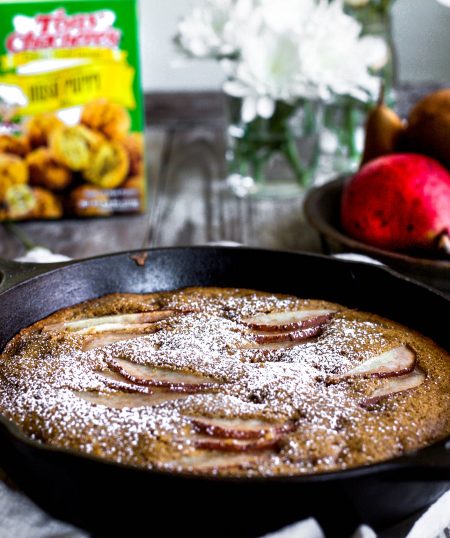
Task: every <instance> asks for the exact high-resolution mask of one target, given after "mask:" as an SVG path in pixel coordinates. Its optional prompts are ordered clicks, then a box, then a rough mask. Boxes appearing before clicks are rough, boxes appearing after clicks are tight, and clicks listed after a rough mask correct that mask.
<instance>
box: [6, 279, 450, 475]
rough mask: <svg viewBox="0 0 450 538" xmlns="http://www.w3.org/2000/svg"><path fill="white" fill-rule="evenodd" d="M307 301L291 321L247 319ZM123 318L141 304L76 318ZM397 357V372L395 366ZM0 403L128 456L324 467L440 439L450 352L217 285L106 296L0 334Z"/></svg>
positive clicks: (16, 415) (359, 319) (48, 431)
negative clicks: (10, 334)
mask: <svg viewBox="0 0 450 538" xmlns="http://www.w3.org/2000/svg"><path fill="white" fill-rule="evenodd" d="M305 310H306V311H308V312H309V311H311V314H310V315H309V318H308V316H306V318H305V319H306V322H305V321H302V322H301V323H297V325H299V324H300V325H301V326H300V327H299V326H296V324H295V323H294V324H292V320H290V321H289V323H287V324H284V325H283V324H279V325H278V326H277V325H276V324H275V325H274V323H273V322H272V325H270V324H269V325H268V322H267V320H266V321H264V318H263V321H264V323H263V324H262V325H261V320H260V319H259V317H257V318H255V319H253V318H254V316H255V315H257V314H260V313H272V314H271V315H272V316H273V313H274V312H287V311H293V312H295V313H296V314H295V316H298V312H302V311H305ZM317 310H330V311H332V312H328V313H325V314H324V313H323V312H322V313H321V312H317ZM125 313H146V314H144V315H142V316H141V317H136V316H134V317H133V316H131V317H125V318H118V317H115V318H112V319H107V320H102V319H100V320H99V319H96V320H94V322H93V323H92V322H85V321H84V322H81V323H79V324H72V325H71V322H72V321H74V320H81V319H83V320H85V319H86V318H99V317H102V316H110V315H117V314H125ZM295 316H294V317H295ZM158 318H160V319H158ZM300 318H301V316H300ZM267 319H269V320H270V319H272V318H271V316H269V317H268V318H267ZM274 319H278V318H277V316H275V318H274ZM255 320H256V321H258V323H256V322H255ZM63 322H65V323H63ZM258 324H259V325H258ZM396 350H397V351H398V350H400V351H399V352H398V356H397V355H396ZM385 353H386V354H385ZM383 354H385V355H383ZM380 355H382V357H381V358H380V359H377V361H376V362H375V363H373V362H372V363H367V361H369V360H371V359H374V358H375V357H378V356H380ZM398 360H400V361H403V363H405V364H406V363H408V361H410V364H409V363H408V364H406V367H407V370H404V371H403V370H402V369H401V368H400V370H402V371H399V370H398V368H397V371H395V368H393V365H394V366H395V364H396V361H397V362H398ZM411 361H412V362H411ZM364 363H366V365H367V364H368V365H369V366H368V368H366V370H367V371H366V372H365V373H361V372H351V371H352V369H353V368H355V367H356V366H358V365H361V364H364ZM403 363H402V364H403ZM413 363H414V364H413ZM380 364H381V369H380ZM405 364H403V365H402V368H404V367H405ZM0 412H1V413H2V414H3V415H6V416H7V417H9V418H10V419H11V420H12V421H14V422H16V423H17V424H18V425H19V426H20V427H21V428H22V429H23V431H24V432H25V433H26V434H27V435H29V436H30V437H31V438H33V439H36V440H39V441H42V442H43V443H47V444H50V445H54V446H58V447H66V448H70V449H75V450H78V451H81V452H85V453H87V454H93V455H97V456H101V457H104V458H108V459H110V460H114V461H118V462H124V463H129V464H133V465H137V466H143V467H149V468H151V467H161V468H166V469H171V470H183V471H189V472H202V473H219V474H234V475H248V476H251V475H258V474H261V475H273V474H287V475H293V474H304V473H311V472H323V471H330V470H338V469H345V468H349V467H354V466H358V465H366V464H370V463H374V462H377V461H381V460H385V459H388V458H391V457H394V456H397V455H400V454H402V453H404V452H405V451H410V450H414V449H416V448H419V447H422V446H424V445H426V444H429V443H430V442H432V441H434V440H438V439H440V438H443V437H445V436H448V435H449V434H450V357H449V354H448V353H446V352H445V351H444V350H442V349H441V348H439V347H438V346H437V345H436V344H434V343H433V342H432V341H430V340H429V339H427V338H425V337H423V336H421V335H420V334H418V333H416V332H414V331H412V330H410V329H407V328H406V327H403V326H400V325H398V324H396V323H394V322H392V321H388V320H386V319H383V318H381V317H379V316H376V315H373V314H369V313H365V312H358V311H355V310H350V309H347V308H346V307H345V306H339V305H336V304H331V303H326V302H324V301H315V300H306V299H299V298H296V297H291V296H282V295H274V294H269V293H263V292H257V291H252V290H239V289H221V288H189V289H185V290H180V291H173V292H164V293H157V294H146V295H133V294H114V295H109V296H106V297H103V298H100V299H94V300H91V301H88V302H85V303H83V304H81V305H76V306H74V307H71V308H68V309H65V310H63V311H60V312H57V313H55V314H53V315H52V316H50V317H48V318H46V319H45V320H42V321H40V322H38V323H36V324H34V325H33V326H31V327H29V328H27V329H24V330H23V331H22V332H21V333H20V334H19V335H17V336H16V337H15V338H14V339H13V340H12V341H11V342H10V343H9V344H8V346H7V348H6V350H5V352H4V354H3V356H2V357H1V359H0Z"/></svg>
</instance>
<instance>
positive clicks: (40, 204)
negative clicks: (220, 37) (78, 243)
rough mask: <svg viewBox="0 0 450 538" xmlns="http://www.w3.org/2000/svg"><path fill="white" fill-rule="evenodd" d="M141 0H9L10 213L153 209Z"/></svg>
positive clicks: (2, 188) (4, 94)
mask: <svg viewBox="0 0 450 538" xmlns="http://www.w3.org/2000/svg"><path fill="white" fill-rule="evenodd" d="M143 119H144V118H143V104H142V91H141V81H140V65H139V47H138V28H137V5H136V0H105V1H102V0H92V1H91V0H65V1H61V0H60V1H57V0H47V1H23V0H22V1H20V0H19V1H17V0H16V1H15V2H12V1H4V0H0V220H29V219H59V218H62V217H65V216H70V217H97V216H99V217H106V216H110V215H115V214H124V213H139V212H141V211H143V210H144V206H145V184H146V181H145V162H144V142H143V128H144V121H143Z"/></svg>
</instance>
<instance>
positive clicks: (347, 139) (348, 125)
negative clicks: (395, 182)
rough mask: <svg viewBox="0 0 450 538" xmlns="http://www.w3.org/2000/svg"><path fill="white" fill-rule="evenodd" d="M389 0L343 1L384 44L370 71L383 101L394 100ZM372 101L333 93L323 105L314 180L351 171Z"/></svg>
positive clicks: (359, 151) (356, 161)
mask: <svg viewBox="0 0 450 538" xmlns="http://www.w3.org/2000/svg"><path fill="white" fill-rule="evenodd" d="M392 3H393V2H392V1H391V0H367V1H365V2H364V1H362V2H361V1H358V2H353V1H347V2H345V10H346V12H347V13H348V14H349V15H351V16H352V17H354V18H355V19H356V20H357V21H358V22H359V23H360V24H361V26H362V31H361V34H362V35H370V36H374V37H377V38H381V39H382V40H383V41H384V42H385V44H386V51H387V55H386V61H385V63H383V65H380V66H375V67H374V68H373V69H372V74H373V75H375V76H378V77H379V78H380V89H381V81H382V83H383V85H384V96H385V103H386V104H387V105H389V106H393V105H394V104H395V85H396V54H395V47H394V42H393V39H392V26H391V11H390V8H391V5H392ZM373 106H374V102H373V101H372V102H369V103H361V102H358V101H356V100H355V99H351V98H350V97H346V96H335V97H334V98H333V99H331V100H330V101H329V102H327V103H326V105H325V106H324V120H323V124H324V125H323V131H322V136H321V141H320V164H319V172H318V180H317V182H318V183H323V182H325V181H327V180H328V179H330V178H332V177H334V176H335V175H336V174H338V173H339V174H341V173H349V172H354V171H355V170H357V168H358V167H359V164H360V162H361V156H362V152H363V149H364V125H365V122H366V118H367V114H368V112H369V110H370V109H371V108H372V107H373Z"/></svg>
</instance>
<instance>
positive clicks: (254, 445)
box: [193, 435, 280, 452]
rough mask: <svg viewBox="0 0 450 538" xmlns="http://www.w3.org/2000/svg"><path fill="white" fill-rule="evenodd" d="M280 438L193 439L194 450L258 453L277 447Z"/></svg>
mask: <svg viewBox="0 0 450 538" xmlns="http://www.w3.org/2000/svg"><path fill="white" fill-rule="evenodd" d="M279 440H280V436H279V435H276V436H271V437H263V438H261V439H219V438H216V437H208V436H197V437H194V438H193V441H194V445H195V447H196V448H200V449H203V450H218V451H221V452H259V451H263V450H270V449H273V448H275V447H276V446H277V444H278V442H279Z"/></svg>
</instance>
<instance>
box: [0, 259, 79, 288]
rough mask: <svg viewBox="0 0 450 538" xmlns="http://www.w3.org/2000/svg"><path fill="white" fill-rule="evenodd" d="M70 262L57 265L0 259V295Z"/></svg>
mask: <svg viewBox="0 0 450 538" xmlns="http://www.w3.org/2000/svg"><path fill="white" fill-rule="evenodd" d="M71 262H72V260H70V261H68V262H57V263H24V262H15V261H12V260H5V259H3V258H0V293H1V292H4V291H6V290H7V289H9V288H11V287H13V286H15V285H17V284H20V283H21V282H24V281H25V280H28V279H29V278H33V277H34V276H38V275H41V274H43V273H47V272H48V271H50V270H52V269H56V268H58V267H63V266H65V265H68V264H69V263H71Z"/></svg>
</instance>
